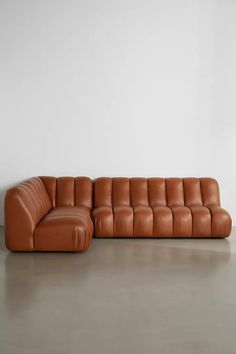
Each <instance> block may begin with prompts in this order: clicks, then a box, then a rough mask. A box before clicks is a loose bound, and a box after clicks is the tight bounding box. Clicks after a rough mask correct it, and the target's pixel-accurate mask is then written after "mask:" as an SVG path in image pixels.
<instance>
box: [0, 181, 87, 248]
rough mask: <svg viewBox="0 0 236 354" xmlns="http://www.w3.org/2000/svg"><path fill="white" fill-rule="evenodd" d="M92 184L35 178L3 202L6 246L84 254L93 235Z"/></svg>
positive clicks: (8, 193) (8, 194)
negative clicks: (81, 252) (82, 252)
mask: <svg viewBox="0 0 236 354" xmlns="http://www.w3.org/2000/svg"><path fill="white" fill-rule="evenodd" d="M91 208H92V181H91V179H90V178H88V177H76V178H73V177H59V178H56V177H37V178H32V179H31V180H29V181H26V182H24V183H21V184H19V185H18V186H17V187H15V188H13V189H11V190H9V191H8V192H7V194H6V198H5V228H6V245H7V248H8V249H10V250H12V251H84V250H86V249H87V248H88V247H89V245H90V243H91V238H92V235H93V223H92V220H91Z"/></svg>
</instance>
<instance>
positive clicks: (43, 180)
mask: <svg viewBox="0 0 236 354" xmlns="http://www.w3.org/2000/svg"><path fill="white" fill-rule="evenodd" d="M91 211H92V218H93V222H92V219H91ZM231 226H232V221H231V218H230V215H229V214H228V212H227V211H225V210H224V209H222V208H221V206H220V194H219V187H218V183H217V181H216V180H214V179H212V178H166V179H164V178H157V177H156V178H127V177H123V178H121V177H119V178H118V177H117V178H105V177H103V178H98V179H97V180H95V181H94V183H93V182H92V180H91V179H90V178H88V177H76V178H74V177H59V178H56V177H36V178H32V179H30V180H28V181H25V182H23V183H21V184H19V185H18V186H16V187H14V188H12V189H10V190H9V191H7V194H6V198H5V238H6V245H7V247H8V249H10V250H12V251H73V252H76V251H84V250H86V249H87V248H88V247H89V246H90V243H91V238H92V235H93V232H94V235H95V236H98V237H227V236H229V234H230V232H231Z"/></svg>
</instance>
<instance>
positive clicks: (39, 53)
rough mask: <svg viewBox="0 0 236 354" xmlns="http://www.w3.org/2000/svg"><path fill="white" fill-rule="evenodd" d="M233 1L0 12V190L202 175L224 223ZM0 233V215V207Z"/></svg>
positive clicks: (63, 1)
mask: <svg viewBox="0 0 236 354" xmlns="http://www.w3.org/2000/svg"><path fill="white" fill-rule="evenodd" d="M235 39H236V1H233V0H224V1H222V0H218V1H217V0H185V1H183V0H179V1H176V0H153V1H151V0H100V1H98V0H79V1H78V0H40V1H32V0H21V1H17V0H2V1H0V70H1V71H0V98H1V104H0V119H1V125H0V166H1V167H0V168H1V172H0V188H1V199H2V205H3V197H4V193H5V190H6V188H8V187H9V186H11V185H13V184H15V183H17V182H19V181H21V180H22V179H25V178H28V177H30V176H34V175H56V176H60V175H74V176H76V175H88V176H91V177H97V176H104V175H106V176H116V175H117V176H122V175H124V176H212V177H216V178H217V179H218V180H219V182H220V184H221V193H222V204H223V206H224V207H226V208H227V209H228V210H229V211H230V212H231V213H232V215H233V217H234V219H235V220H236V168H235V161H234V155H235V153H236V108H235V83H236V66H235V63H236V40H235ZM0 213H1V215H0V217H1V222H2V221H3V208H2V207H1V208H0Z"/></svg>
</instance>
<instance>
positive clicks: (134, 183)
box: [94, 177, 220, 208]
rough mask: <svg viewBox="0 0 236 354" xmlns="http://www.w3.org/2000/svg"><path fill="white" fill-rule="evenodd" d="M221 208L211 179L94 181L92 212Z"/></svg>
mask: <svg viewBox="0 0 236 354" xmlns="http://www.w3.org/2000/svg"><path fill="white" fill-rule="evenodd" d="M181 205H186V206H193V205H204V206H208V207H209V206H220V195H219V187H218V183H217V181H216V180H215V179H213V178H125V177H116V178H107V177H102V178H98V179H96V180H95V181H94V208H96V207H100V206H113V207H116V206H132V207H134V206H151V207H154V206H170V207H172V206H181Z"/></svg>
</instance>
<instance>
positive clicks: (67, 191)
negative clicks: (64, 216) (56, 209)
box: [56, 177, 74, 206]
mask: <svg viewBox="0 0 236 354" xmlns="http://www.w3.org/2000/svg"><path fill="white" fill-rule="evenodd" d="M56 206H74V178H73V177H59V178H57V188H56Z"/></svg>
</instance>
